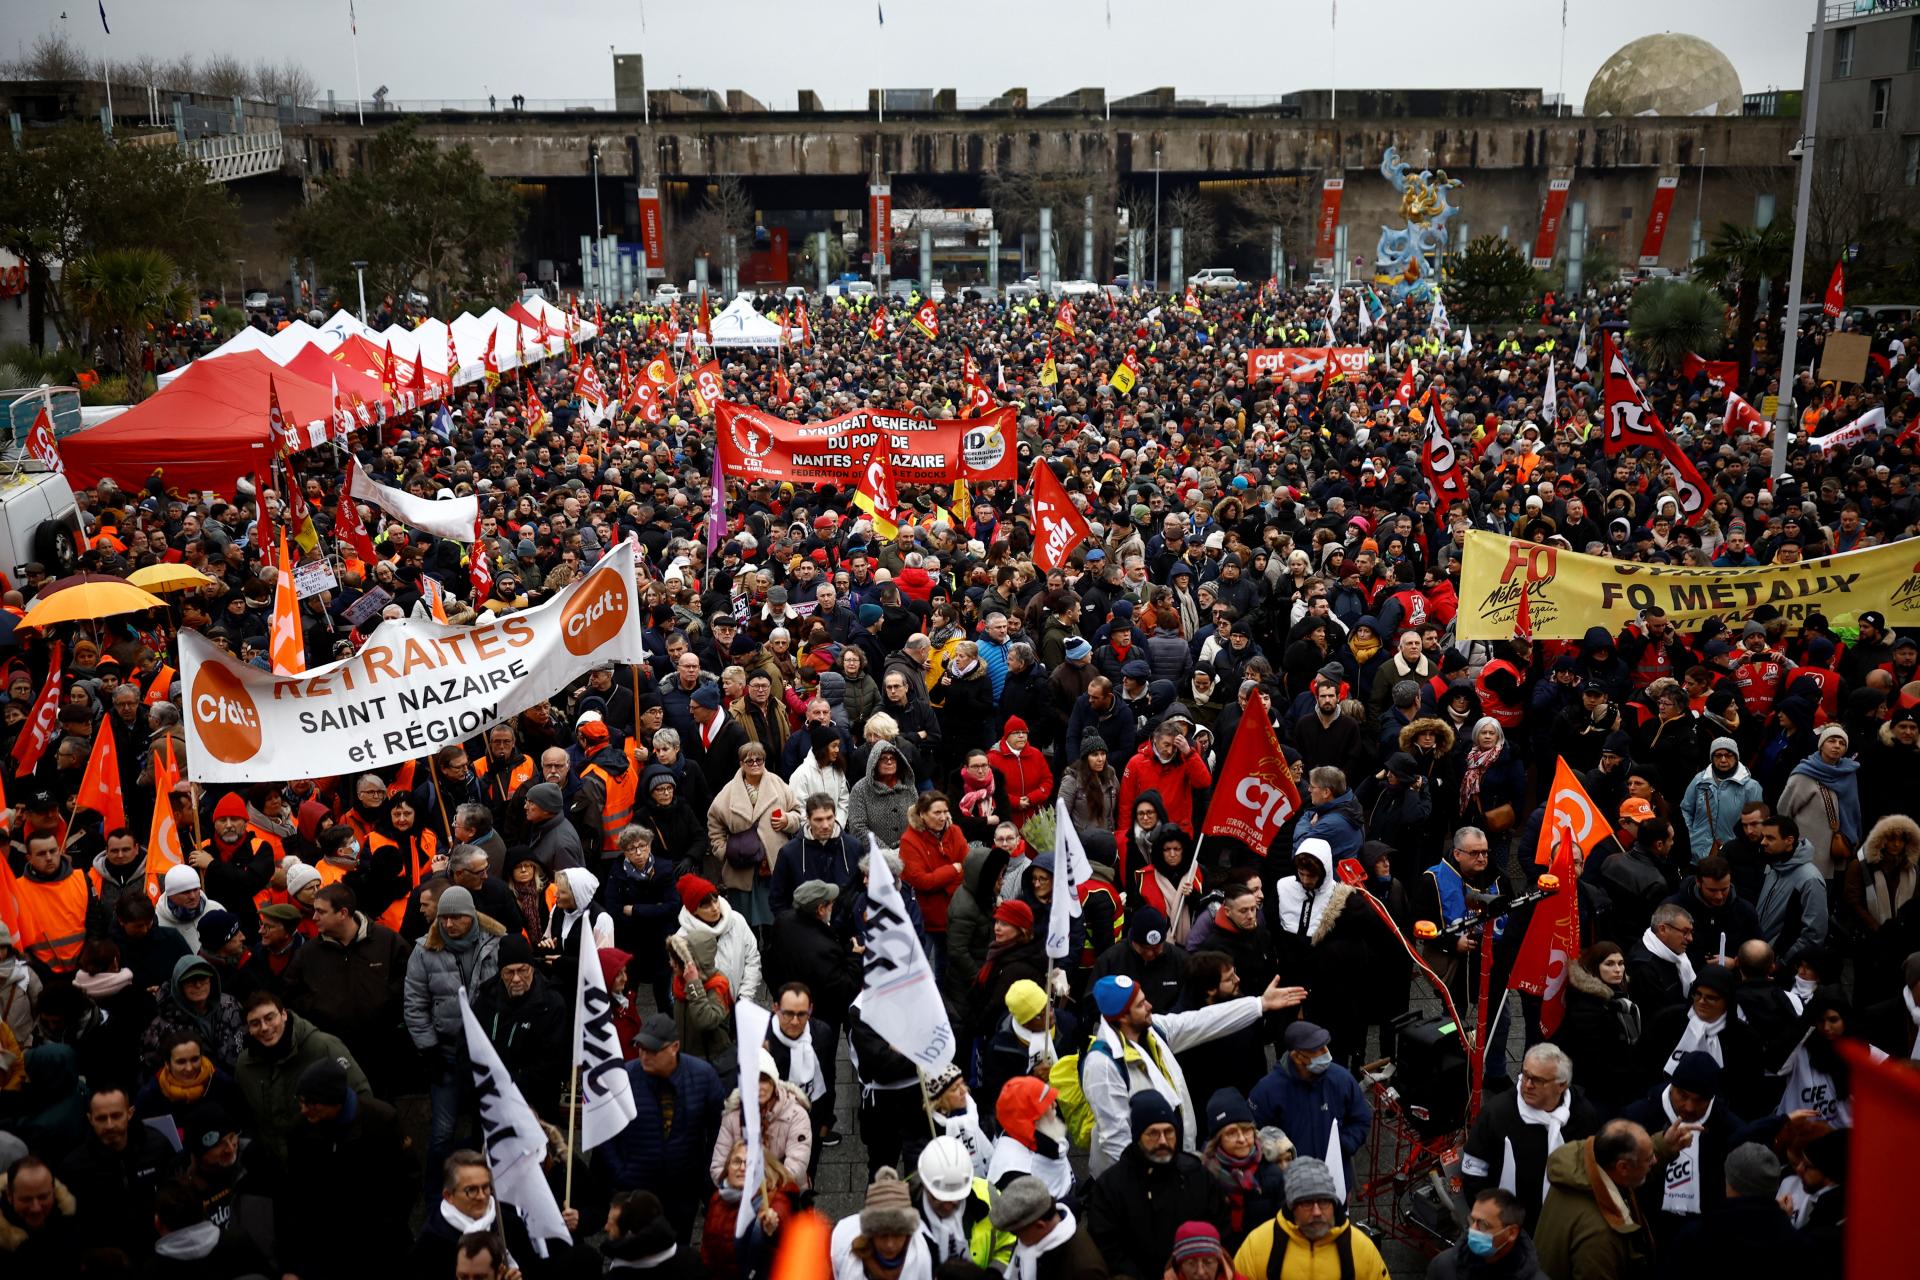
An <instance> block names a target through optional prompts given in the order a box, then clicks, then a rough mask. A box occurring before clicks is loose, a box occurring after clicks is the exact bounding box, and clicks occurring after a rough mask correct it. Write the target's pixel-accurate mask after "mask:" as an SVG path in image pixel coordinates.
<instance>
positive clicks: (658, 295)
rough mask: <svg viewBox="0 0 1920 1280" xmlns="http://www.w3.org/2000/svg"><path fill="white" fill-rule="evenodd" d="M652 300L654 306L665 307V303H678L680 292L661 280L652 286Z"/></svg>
mask: <svg viewBox="0 0 1920 1280" xmlns="http://www.w3.org/2000/svg"><path fill="white" fill-rule="evenodd" d="M653 300H654V302H655V303H656V304H659V305H665V304H666V303H669V302H678V301H680V290H678V289H676V288H674V287H673V286H672V285H670V284H668V283H667V282H666V281H664V280H662V281H661V282H660V283H659V284H658V285H656V286H654V290H653Z"/></svg>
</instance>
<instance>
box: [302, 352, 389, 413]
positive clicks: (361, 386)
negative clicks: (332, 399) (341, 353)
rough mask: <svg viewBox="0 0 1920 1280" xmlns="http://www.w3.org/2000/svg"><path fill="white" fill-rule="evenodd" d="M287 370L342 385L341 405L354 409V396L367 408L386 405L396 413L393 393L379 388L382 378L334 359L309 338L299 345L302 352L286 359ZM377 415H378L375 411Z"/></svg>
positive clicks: (319, 381)
mask: <svg viewBox="0 0 1920 1280" xmlns="http://www.w3.org/2000/svg"><path fill="white" fill-rule="evenodd" d="M286 368H287V372H288V373H291V374H293V375H294V376H295V377H299V378H305V379H306V380H307V381H308V382H311V383H312V384H313V385H314V386H316V387H327V388H328V389H329V390H331V388H333V387H334V386H338V387H339V388H340V406H341V407H342V408H344V409H353V408H355V407H356V406H355V405H354V400H353V398H354V397H355V396H358V397H360V401H361V403H363V404H365V405H366V406H367V408H369V409H373V408H375V406H378V405H384V406H386V410H387V416H389V417H391V416H393V397H392V396H390V395H388V394H387V393H386V392H384V391H382V390H381V389H380V379H379V378H377V377H371V376H369V375H367V374H364V373H362V372H360V371H359V370H358V369H356V368H354V367H353V366H352V365H351V364H349V363H347V362H346V361H345V360H335V359H334V358H333V357H332V356H330V355H328V354H327V353H326V352H324V351H322V350H321V349H320V348H319V347H316V346H314V345H313V344H312V343H311V342H309V343H308V344H307V345H306V346H304V347H302V348H300V354H298V355H296V356H295V357H294V358H293V359H291V360H289V361H287V365H286ZM374 416H375V417H376V418H377V417H379V416H380V415H379V413H378V412H376V413H375V414H374Z"/></svg>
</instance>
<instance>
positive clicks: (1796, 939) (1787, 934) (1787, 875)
mask: <svg viewBox="0 0 1920 1280" xmlns="http://www.w3.org/2000/svg"><path fill="white" fill-rule="evenodd" d="M1754 905H1755V907H1756V908H1757V909H1758V910H1759V912H1760V931H1761V933H1763V934H1764V935H1765V936H1766V939H1767V941H1768V942H1770V943H1772V944H1773V950H1774V954H1775V955H1776V956H1778V957H1779V965H1780V969H1781V971H1782V972H1784V973H1792V972H1793V970H1794V968H1795V966H1796V965H1798V964H1799V962H1800V956H1801V955H1802V954H1803V953H1805V952H1806V951H1808V950H1810V949H1812V948H1814V947H1818V946H1821V945H1823V944H1824V943H1825V942H1826V940H1827V881H1826V877H1825V876H1823V875H1821V874H1820V868H1818V867H1817V866H1815V865H1814V861H1813V846H1812V844H1810V843H1809V842H1808V841H1807V838H1806V837H1805V836H1801V837H1800V842H1799V843H1798V844H1797V845H1795V846H1794V850H1793V852H1792V853H1790V854H1788V855H1787V856H1786V857H1784V858H1781V859H1779V860H1778V861H1775V862H1769V863H1768V864H1767V871H1766V879H1765V880H1764V881H1762V882H1761V886H1760V901H1759V902H1757V903H1755V904H1754Z"/></svg>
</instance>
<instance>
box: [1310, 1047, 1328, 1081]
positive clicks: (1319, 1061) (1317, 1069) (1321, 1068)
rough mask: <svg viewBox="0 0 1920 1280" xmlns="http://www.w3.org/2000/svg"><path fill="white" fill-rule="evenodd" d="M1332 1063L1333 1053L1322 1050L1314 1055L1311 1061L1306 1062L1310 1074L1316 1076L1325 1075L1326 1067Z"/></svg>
mask: <svg viewBox="0 0 1920 1280" xmlns="http://www.w3.org/2000/svg"><path fill="white" fill-rule="evenodd" d="M1332 1065H1333V1055H1332V1054H1331V1053H1328V1052H1325V1051H1324V1050H1323V1051H1322V1052H1321V1053H1320V1054H1319V1056H1317V1057H1315V1058H1314V1060H1313V1061H1312V1062H1309V1063H1308V1064H1307V1071H1308V1072H1309V1073H1310V1074H1312V1075H1316V1076H1318V1075H1325V1074H1326V1071H1327V1068H1328V1067H1330V1066H1332Z"/></svg>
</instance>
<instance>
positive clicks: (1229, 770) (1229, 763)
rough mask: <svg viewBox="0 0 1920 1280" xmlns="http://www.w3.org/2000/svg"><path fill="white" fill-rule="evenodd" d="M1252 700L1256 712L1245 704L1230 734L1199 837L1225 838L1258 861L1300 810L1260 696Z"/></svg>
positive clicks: (1297, 795)
mask: <svg viewBox="0 0 1920 1280" xmlns="http://www.w3.org/2000/svg"><path fill="white" fill-rule="evenodd" d="M1256 696H1258V697H1260V698H1261V699H1262V705H1261V706H1260V708H1259V710H1258V712H1257V713H1256V712H1255V710H1254V705H1253V704H1252V703H1249V704H1248V706H1247V711H1248V714H1247V715H1246V716H1244V717H1242V719H1241V721H1240V731H1239V732H1238V733H1236V734H1234V735H1233V745H1232V746H1231V747H1228V748H1227V758H1226V759H1225V760H1224V761H1222V762H1221V765H1220V777H1219V779H1218V781H1217V782H1215V784H1214V788H1213V802H1212V803H1211V804H1209V805H1208V806H1207V820H1206V821H1205V822H1204V823H1202V824H1201V827H1200V833H1201V834H1202V835H1209V836H1231V837H1233V838H1234V839H1235V840H1238V841H1240V842H1241V843H1243V844H1245V845H1246V846H1247V847H1248V848H1250V849H1252V850H1253V851H1254V852H1255V853H1256V854H1258V855H1260V856H1261V857H1263V858H1264V857H1266V856H1267V848H1268V846H1269V845H1271V844H1272V843H1273V841H1274V837H1276V836H1278V835H1279V834H1280V828H1282V827H1284V826H1286V825H1287V819H1289V818H1291V817H1292V816H1293V815H1294V814H1296V813H1298V812H1300V790H1299V788H1298V787H1296V786H1294V785H1293V773H1292V771H1291V770H1289V769H1288V768H1287V760H1286V757H1285V756H1283V755H1281V754H1280V739H1279V738H1277V737H1276V736H1274V732H1273V720H1272V718H1271V712H1270V711H1269V710H1268V709H1267V707H1266V706H1265V705H1264V700H1265V695H1264V694H1260V695H1256Z"/></svg>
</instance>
